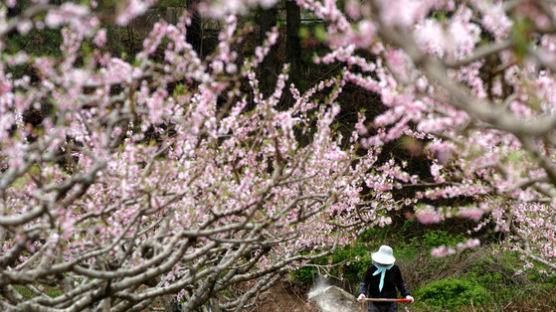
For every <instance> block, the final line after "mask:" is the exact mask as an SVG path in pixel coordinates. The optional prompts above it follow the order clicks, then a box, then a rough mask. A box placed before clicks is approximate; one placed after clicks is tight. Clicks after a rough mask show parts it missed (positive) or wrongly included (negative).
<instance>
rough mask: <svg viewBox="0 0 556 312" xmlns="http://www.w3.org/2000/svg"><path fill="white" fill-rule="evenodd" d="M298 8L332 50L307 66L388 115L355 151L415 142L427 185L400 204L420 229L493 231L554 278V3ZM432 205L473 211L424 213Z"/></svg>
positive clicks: (473, 0)
mask: <svg viewBox="0 0 556 312" xmlns="http://www.w3.org/2000/svg"><path fill="white" fill-rule="evenodd" d="M297 3H298V4H300V5H302V6H303V7H304V8H306V9H308V10H311V11H313V12H314V13H315V14H316V15H317V16H318V17H320V18H322V19H323V20H326V21H327V22H328V23H329V24H328V25H329V26H328V28H327V38H329V39H328V44H329V45H330V46H331V47H332V48H333V49H332V51H331V52H330V53H329V54H327V55H324V56H321V57H319V58H318V59H317V61H318V62H323V63H331V62H341V63H344V64H346V65H347V66H348V67H347V70H346V72H345V75H346V76H347V77H348V80H349V81H350V82H352V83H354V84H356V85H359V86H360V87H362V88H364V89H366V90H369V91H372V92H375V93H377V94H378V95H380V97H381V99H382V103H383V104H384V105H385V106H386V107H387V110H386V111H385V112H384V113H382V114H380V115H379V116H377V117H376V118H374V120H373V123H372V126H374V127H376V128H377V131H376V134H374V135H372V136H368V137H367V138H363V139H362V142H363V143H364V144H365V145H366V146H380V145H383V144H385V143H387V142H391V141H393V140H398V139H399V138H401V137H403V136H409V137H412V138H414V140H415V141H416V142H422V143H424V145H425V149H424V150H423V152H424V153H425V155H426V156H427V157H428V158H429V161H430V162H431V166H430V175H431V177H425V178H426V179H425V180H422V178H419V177H417V178H418V179H413V181H412V183H409V184H408V186H412V187H413V186H417V185H419V186H424V187H423V188H424V189H422V190H421V191H418V192H417V195H416V196H415V198H414V199H413V200H412V201H411V202H412V203H413V204H417V206H415V207H416V209H417V211H416V215H417V217H418V218H419V220H421V221H422V222H424V223H431V222H440V221H442V220H445V219H446V218H449V217H455V216H460V217H467V218H470V219H472V220H475V221H479V220H483V221H484V222H481V223H479V224H478V226H477V228H476V229H474V230H478V229H480V228H482V227H484V226H486V225H487V224H494V225H495V226H496V228H497V229H498V230H500V231H504V232H507V237H509V239H508V243H510V245H511V246H512V247H511V248H512V249H515V250H519V251H521V252H523V253H524V255H525V256H526V257H528V258H529V259H533V260H535V261H537V262H540V263H542V264H543V265H545V266H547V267H549V268H551V269H552V270H553V269H555V268H556V264H555V263H554V260H555V255H554V252H553V251H554V250H555V249H556V248H555V247H556V246H555V241H554V235H553V233H554V232H555V231H556V228H555V227H554V226H555V224H556V223H555V222H554V221H555V220H554V217H555V214H554V209H555V208H556V200H555V198H556V141H555V140H554V138H555V137H556V130H555V129H556V103H555V102H554V96H553V95H552V92H551V91H550V90H551V89H552V88H553V87H554V85H555V83H556V76H555V75H554V73H555V72H554V69H555V67H554V64H555V62H556V59H554V35H553V34H554V29H556V17H555V16H554V11H555V9H556V6H555V4H554V3H553V2H551V1H542V0H539V1H511V2H503V1H487V0H470V1H452V0H445V1H444V0H440V1H438V0H423V1H403V0H396V1H383V0H374V1H365V2H359V1H346V3H345V6H344V7H343V8H338V7H337V4H336V3H335V2H334V1H322V2H320V1H312V0H299V1H297ZM362 50H365V51H366V52H368V53H371V55H372V56H373V59H370V60H366V59H365V58H363V57H361V56H360V54H359V51H362ZM367 126H371V124H367ZM442 199H466V201H464V202H467V203H469V202H472V203H473V204H471V205H468V204H466V205H465V206H461V207H445V206H444V207H440V206H436V205H434V204H433V205H430V203H434V202H436V201H437V200H442ZM540 216H542V217H541V218H547V219H546V220H547V221H548V222H539V217H540ZM489 220H490V221H489ZM489 222H490V223H489Z"/></svg>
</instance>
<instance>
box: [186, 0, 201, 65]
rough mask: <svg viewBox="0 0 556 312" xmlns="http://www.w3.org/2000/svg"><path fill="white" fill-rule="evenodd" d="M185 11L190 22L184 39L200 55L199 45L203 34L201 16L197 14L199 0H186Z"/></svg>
mask: <svg viewBox="0 0 556 312" xmlns="http://www.w3.org/2000/svg"><path fill="white" fill-rule="evenodd" d="M186 6H187V12H188V13H189V16H190V18H191V24H190V25H189V26H188V27H187V35H186V37H185V40H186V41H187V42H188V43H189V44H191V45H192V46H193V50H195V52H197V54H199V56H201V57H202V55H201V46H202V44H203V34H202V28H201V16H200V15H199V0H187V1H186Z"/></svg>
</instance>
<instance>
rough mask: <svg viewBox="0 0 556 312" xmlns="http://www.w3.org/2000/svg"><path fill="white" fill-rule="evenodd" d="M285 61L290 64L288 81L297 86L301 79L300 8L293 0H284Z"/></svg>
mask: <svg viewBox="0 0 556 312" xmlns="http://www.w3.org/2000/svg"><path fill="white" fill-rule="evenodd" d="M286 15H287V17H286V23H287V28H286V62H287V63H289V64H290V81H291V82H293V83H294V84H295V85H296V86H297V87H299V82H300V81H301V80H302V79H301V71H300V68H301V43H300V40H299V26H300V25H301V10H300V8H299V6H298V5H297V3H296V2H295V1H289V0H288V1H286Z"/></svg>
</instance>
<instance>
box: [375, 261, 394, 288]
mask: <svg viewBox="0 0 556 312" xmlns="http://www.w3.org/2000/svg"><path fill="white" fill-rule="evenodd" d="M373 265H374V266H375V267H376V271H375V272H374V273H373V276H375V275H378V274H380V283H379V284H378V290H379V291H380V292H382V287H384V275H386V270H390V269H391V268H392V267H393V266H394V264H393V263H392V264H390V265H387V266H382V265H378V264H376V263H373Z"/></svg>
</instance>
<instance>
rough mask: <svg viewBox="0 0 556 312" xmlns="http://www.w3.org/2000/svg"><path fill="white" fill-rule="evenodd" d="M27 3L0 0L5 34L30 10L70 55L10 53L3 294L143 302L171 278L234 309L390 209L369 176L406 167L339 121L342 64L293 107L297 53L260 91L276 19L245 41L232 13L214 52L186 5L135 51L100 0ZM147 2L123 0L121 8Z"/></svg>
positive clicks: (6, 299) (25, 306) (88, 305)
mask: <svg viewBox="0 0 556 312" xmlns="http://www.w3.org/2000/svg"><path fill="white" fill-rule="evenodd" d="M27 4H28V5H27V6H26V7H25V9H24V10H23V11H22V12H21V13H20V14H18V15H15V16H13V15H11V16H7V10H6V9H7V8H12V7H13V6H14V5H16V2H15V1H8V2H7V3H6V4H4V5H3V6H2V8H1V9H0V38H2V42H1V43H0V48H5V47H6V43H7V42H8V40H9V36H10V35H12V34H14V32H18V33H19V34H21V35H26V34H28V33H29V31H31V30H32V29H33V28H37V29H43V28H48V29H51V30H59V31H60V33H61V36H62V39H63V42H62V44H61V46H60V56H45V55H32V54H29V53H26V51H19V52H17V53H15V54H9V53H7V52H6V53H2V62H0V77H1V79H0V119H1V122H0V146H1V154H0V168H1V174H0V193H1V195H2V203H1V208H0V209H1V211H2V213H1V215H0V241H1V245H2V254H1V255H0V290H1V291H0V295H1V296H2V300H0V307H1V309H2V310H3V311H84V310H87V309H89V310H97V311H141V310H143V309H145V308H146V307H147V306H149V305H150V304H152V302H153V300H154V299H156V298H159V297H161V296H164V295H167V294H171V295H175V294H178V300H180V302H182V308H183V309H184V310H186V311H192V310H196V309H199V308H200V307H201V306H203V305H205V304H207V302H209V301H210V305H211V306H212V308H213V309H221V310H222V309H223V310H230V311H237V310H239V309H240V308H242V307H245V306H248V305H249V304H251V303H252V301H253V300H254V299H256V298H257V296H258V294H259V293H260V292H262V291H264V290H265V289H267V288H268V287H269V286H271V285H272V283H273V282H274V281H275V280H277V279H278V278H279V277H281V276H283V275H284V274H286V273H287V272H288V271H289V270H290V269H292V268H294V267H296V266H297V265H299V264H301V263H303V262H304V261H308V260H310V259H313V258H315V257H318V256H319V255H322V254H323V253H324V254H325V253H326V252H328V251H329V250H330V249H331V248H333V247H334V246H337V245H343V244H345V243H346V242H348V239H349V236H348V235H347V230H350V229H353V227H354V226H355V225H357V224H358V223H359V222H361V220H362V218H364V219H365V220H367V221H370V222H375V223H382V224H384V223H387V222H389V219H388V218H387V217H386V216H385V214H384V213H383V212H381V211H378V209H375V208H376V203H382V204H383V205H382V206H381V207H382V209H384V210H386V208H388V209H392V208H393V207H395V203H394V201H393V200H392V196H391V195H390V194H389V191H390V188H389V187H382V188H381V189H380V190H377V192H375V193H374V194H373V195H372V198H370V200H371V199H372V200H373V201H374V202H375V205H374V206H372V207H374V208H372V207H371V206H370V205H367V204H366V203H365V202H364V201H363V200H361V199H360V198H359V196H358V194H359V193H360V191H361V188H362V184H363V183H365V182H367V183H368V184H370V183H379V181H385V180H386V179H390V180H393V179H394V176H396V177H398V178H399V177H402V176H403V175H404V174H403V172H401V170H400V168H399V167H397V166H383V167H382V168H378V169H376V170H374V171H373V172H372V173H371V170H370V169H371V168H372V166H373V164H374V162H375V161H376V154H377V153H378V150H375V149H370V150H369V152H368V153H367V154H366V155H364V156H357V155H356V153H355V150H356V146H357V145H356V144H355V143H356V142H357V141H358V133H357V132H354V133H353V134H352V135H351V137H349V138H343V137H342V136H341V135H340V134H338V133H335V132H334V131H333V130H332V127H331V124H332V122H333V121H334V119H335V116H336V115H337V114H338V112H339V111H340V107H339V106H338V105H337V104H336V103H335V101H336V97H337V96H338V94H339V93H340V92H341V90H342V86H343V85H344V84H345V79H344V78H342V77H339V78H334V77H331V78H330V79H328V80H325V81H321V82H319V83H318V84H316V85H315V86H314V87H313V88H311V89H309V90H308V91H306V92H303V93H300V92H299V91H297V90H296V89H295V87H294V86H291V88H289V89H288V90H289V92H291V93H292V95H293V98H294V99H295V103H294V105H293V106H292V107H290V108H288V109H281V110H278V109H277V105H278V102H279V99H280V98H281V94H282V92H284V89H285V81H286V80H287V67H285V68H284V71H283V73H282V74H281V75H280V77H279V79H278V83H277V85H276V88H275V91H274V93H272V94H271V95H270V96H268V97H263V95H262V94H261V92H260V91H259V88H258V79H257V76H256V71H257V68H258V67H259V65H260V64H261V62H262V60H263V58H264V57H265V55H266V53H268V50H269V48H270V47H271V46H272V45H273V44H274V43H275V41H276V39H277V31H276V29H275V30H274V31H273V32H271V33H269V34H268V38H267V40H266V42H265V44H264V45H263V46H260V47H257V48H256V49H255V50H254V51H253V55H254V56H252V57H248V58H245V59H241V58H240V57H239V54H238V52H237V49H236V48H237V47H238V46H240V45H241V42H242V40H244V39H243V34H245V33H249V32H250V31H251V30H250V28H249V26H246V27H245V28H241V27H238V24H237V19H236V17H235V16H234V15H227V17H226V18H225V19H223V22H224V26H223V28H222V31H221V33H220V35H219V40H220V42H219V44H218V47H217V49H216V51H215V52H214V53H213V54H212V55H211V56H209V57H207V58H205V59H200V58H199V57H198V55H197V54H196V53H195V51H194V50H193V49H192V47H191V45H190V44H189V43H187V42H186V41H185V38H186V32H187V24H188V18H187V15H185V14H184V16H183V17H182V18H181V19H180V22H179V23H177V24H176V25H171V24H168V23H166V22H164V21H161V22H159V23H157V24H156V25H155V26H154V28H153V30H152V32H151V34H150V35H149V36H148V38H146V39H145V40H144V43H143V50H142V51H141V52H139V53H138V54H137V55H135V56H134V57H133V61H132V62H130V61H126V60H124V59H121V58H117V57H114V56H112V55H110V53H109V52H107V49H105V48H106V47H105V45H106V40H107V33H106V30H105V29H104V28H102V24H101V23H100V20H99V18H100V16H101V15H102V14H103V12H102V11H101V10H100V9H98V8H97V7H96V3H95V2H94V1H91V3H90V5H89V6H86V5H83V4H77V3H73V2H64V3H63V4H54V3H48V1H30V2H28V3H27ZM148 5H149V3H143V2H138V1H129V2H126V4H125V5H123V6H122V7H121V11H120V12H117V14H116V15H115V16H114V22H115V23H117V24H120V25H125V24H126V23H128V22H129V21H130V20H131V19H132V18H133V17H134V16H136V15H137V14H141V13H142V12H144V11H145V9H146V8H147V7H148ZM91 45H92V48H89V49H88V48H86V47H91ZM21 68H23V69H25V70H24V71H23V72H22V71H18V70H17V69H21ZM325 95H326V96H325ZM30 116H35V118H31V117H30ZM346 140H347V141H349V142H351V143H352V144H351V145H352V147H350V148H348V149H342V148H341V147H340V146H341V145H342V144H344V143H345V142H346ZM373 181H374V182H373ZM17 285H19V287H24V288H25V289H27V290H28V291H29V292H30V293H31V294H32V295H30V296H23V295H22V294H21V293H20V292H18V291H17V289H16V286H17ZM237 285H243V287H244V288H245V287H246V286H248V287H249V290H248V291H246V292H242V293H237V292H235V291H234V289H235V287H238V286H237ZM53 290H54V291H55V292H56V293H59V295H58V296H53V295H52V291H53ZM225 290H226V291H227V292H224V291H225ZM226 294H228V295H226Z"/></svg>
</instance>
